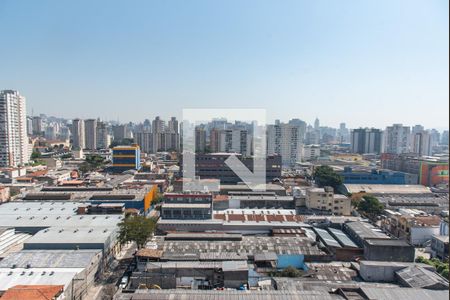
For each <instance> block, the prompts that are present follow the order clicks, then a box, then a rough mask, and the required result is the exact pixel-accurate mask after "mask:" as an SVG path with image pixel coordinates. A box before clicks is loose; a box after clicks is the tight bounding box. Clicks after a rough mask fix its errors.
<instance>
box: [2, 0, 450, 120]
mask: <svg viewBox="0 0 450 300" xmlns="http://www.w3.org/2000/svg"><path fill="white" fill-rule="evenodd" d="M448 9H449V8H448V1H446V0H440V1H436V0H422V1H416V0H408V1H406V0H405V1H394V0H386V1H357V0H355V1H350V0H348V1H344V0H342V1H333V0H328V1H320V0H318V1H301V0H295V1H284V0H283V1H264V0H258V1H251V0H245V1H240V0H239V1H232V0H226V1H225V0H223V1H213V0H210V1H195V0H194V1H181V0H180V1H111V0H110V1H99V0H97V1H58V0H54V1H45V0H40V1H32V0H30V1H17V0H1V1H0V16H1V17H0V24H1V25H0V38H1V44H2V45H1V47H0V63H1V72H0V89H6V88H8V89H10V88H11V89H18V90H19V91H20V92H21V93H22V94H24V95H25V96H26V97H27V105H28V110H29V111H30V112H31V108H33V110H34V113H35V114H37V113H46V114H49V115H57V116H63V117H68V118H71V117H82V118H87V117H100V118H103V119H114V120H116V119H119V120H120V121H130V120H131V121H142V120H143V119H145V118H152V117H154V116H155V115H161V116H163V117H168V116H171V115H175V116H179V117H180V116H181V112H182V109H183V108H265V109H267V111H268V118H269V120H273V119H275V118H279V119H282V120H287V119H289V118H300V119H303V120H305V121H307V122H308V123H312V122H313V121H314V119H315V117H316V116H318V117H319V119H320V120H321V123H322V124H324V125H330V126H338V124H339V123H340V122H343V121H344V122H346V123H347V124H348V126H349V127H357V126H376V127H384V126H386V125H388V124H391V123H393V122H401V123H404V124H407V125H414V124H423V125H425V126H426V127H428V128H431V127H438V128H443V127H448V125H447V123H448V118H449V117H448V108H449V85H448V80H449V78H448V77H449V76H448V74H449V69H448V68H449V61H448V56H449V32H448V22H449V15H448V13H449V10H448Z"/></svg>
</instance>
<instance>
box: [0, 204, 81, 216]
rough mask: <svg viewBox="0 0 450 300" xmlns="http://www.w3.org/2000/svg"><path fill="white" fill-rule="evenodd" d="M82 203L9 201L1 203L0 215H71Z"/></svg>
mask: <svg viewBox="0 0 450 300" xmlns="http://www.w3.org/2000/svg"><path fill="white" fill-rule="evenodd" d="M79 205H80V203H77V202H70V201H65V202H55V201H48V202H24V201H16V202H8V203H4V204H2V205H0V216H3V215H17V216H41V215H43V216H46V215H47V216H48V215H59V216H63V215H64V216H66V215H67V216H70V215H75V214H76V211H77V208H78V206H79Z"/></svg>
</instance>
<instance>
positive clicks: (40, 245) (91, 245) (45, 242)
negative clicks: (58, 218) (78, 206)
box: [24, 227, 117, 250]
mask: <svg viewBox="0 0 450 300" xmlns="http://www.w3.org/2000/svg"><path fill="white" fill-rule="evenodd" d="M116 234H117V232H116V228H115V227H94V228H89V227H79V228H77V227H73V228H67V227H52V228H47V229H43V230H41V231H39V232H38V233H36V234H35V235H34V236H32V237H31V238H29V239H28V240H27V241H26V242H25V243H24V249H28V250H32V249H33V250H37V249H48V250H51V249H68V250H71V249H77V248H79V249H100V250H104V249H107V248H108V247H109V246H110V243H111V242H112V240H113V239H114V238H115V236H116Z"/></svg>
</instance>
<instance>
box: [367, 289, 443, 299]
mask: <svg viewBox="0 0 450 300" xmlns="http://www.w3.org/2000/svg"><path fill="white" fill-rule="evenodd" d="M361 289H362V291H363V292H364V294H365V295H366V296H367V297H368V299H377V300H392V299H409V300H448V296H449V292H448V290H447V291H432V290H426V289H413V288H410V289H408V288H388V289H384V288H372V287H361Z"/></svg>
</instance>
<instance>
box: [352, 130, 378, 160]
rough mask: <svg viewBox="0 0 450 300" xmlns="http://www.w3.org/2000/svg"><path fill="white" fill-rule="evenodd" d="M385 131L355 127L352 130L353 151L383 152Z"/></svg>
mask: <svg viewBox="0 0 450 300" xmlns="http://www.w3.org/2000/svg"><path fill="white" fill-rule="evenodd" d="M382 136H383V132H382V131H381V130H380V129H375V128H370V129H369V128H359V129H353V130H352V132H351V151H352V153H359V154H365V153H375V154H379V153H381V146H382Z"/></svg>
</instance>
